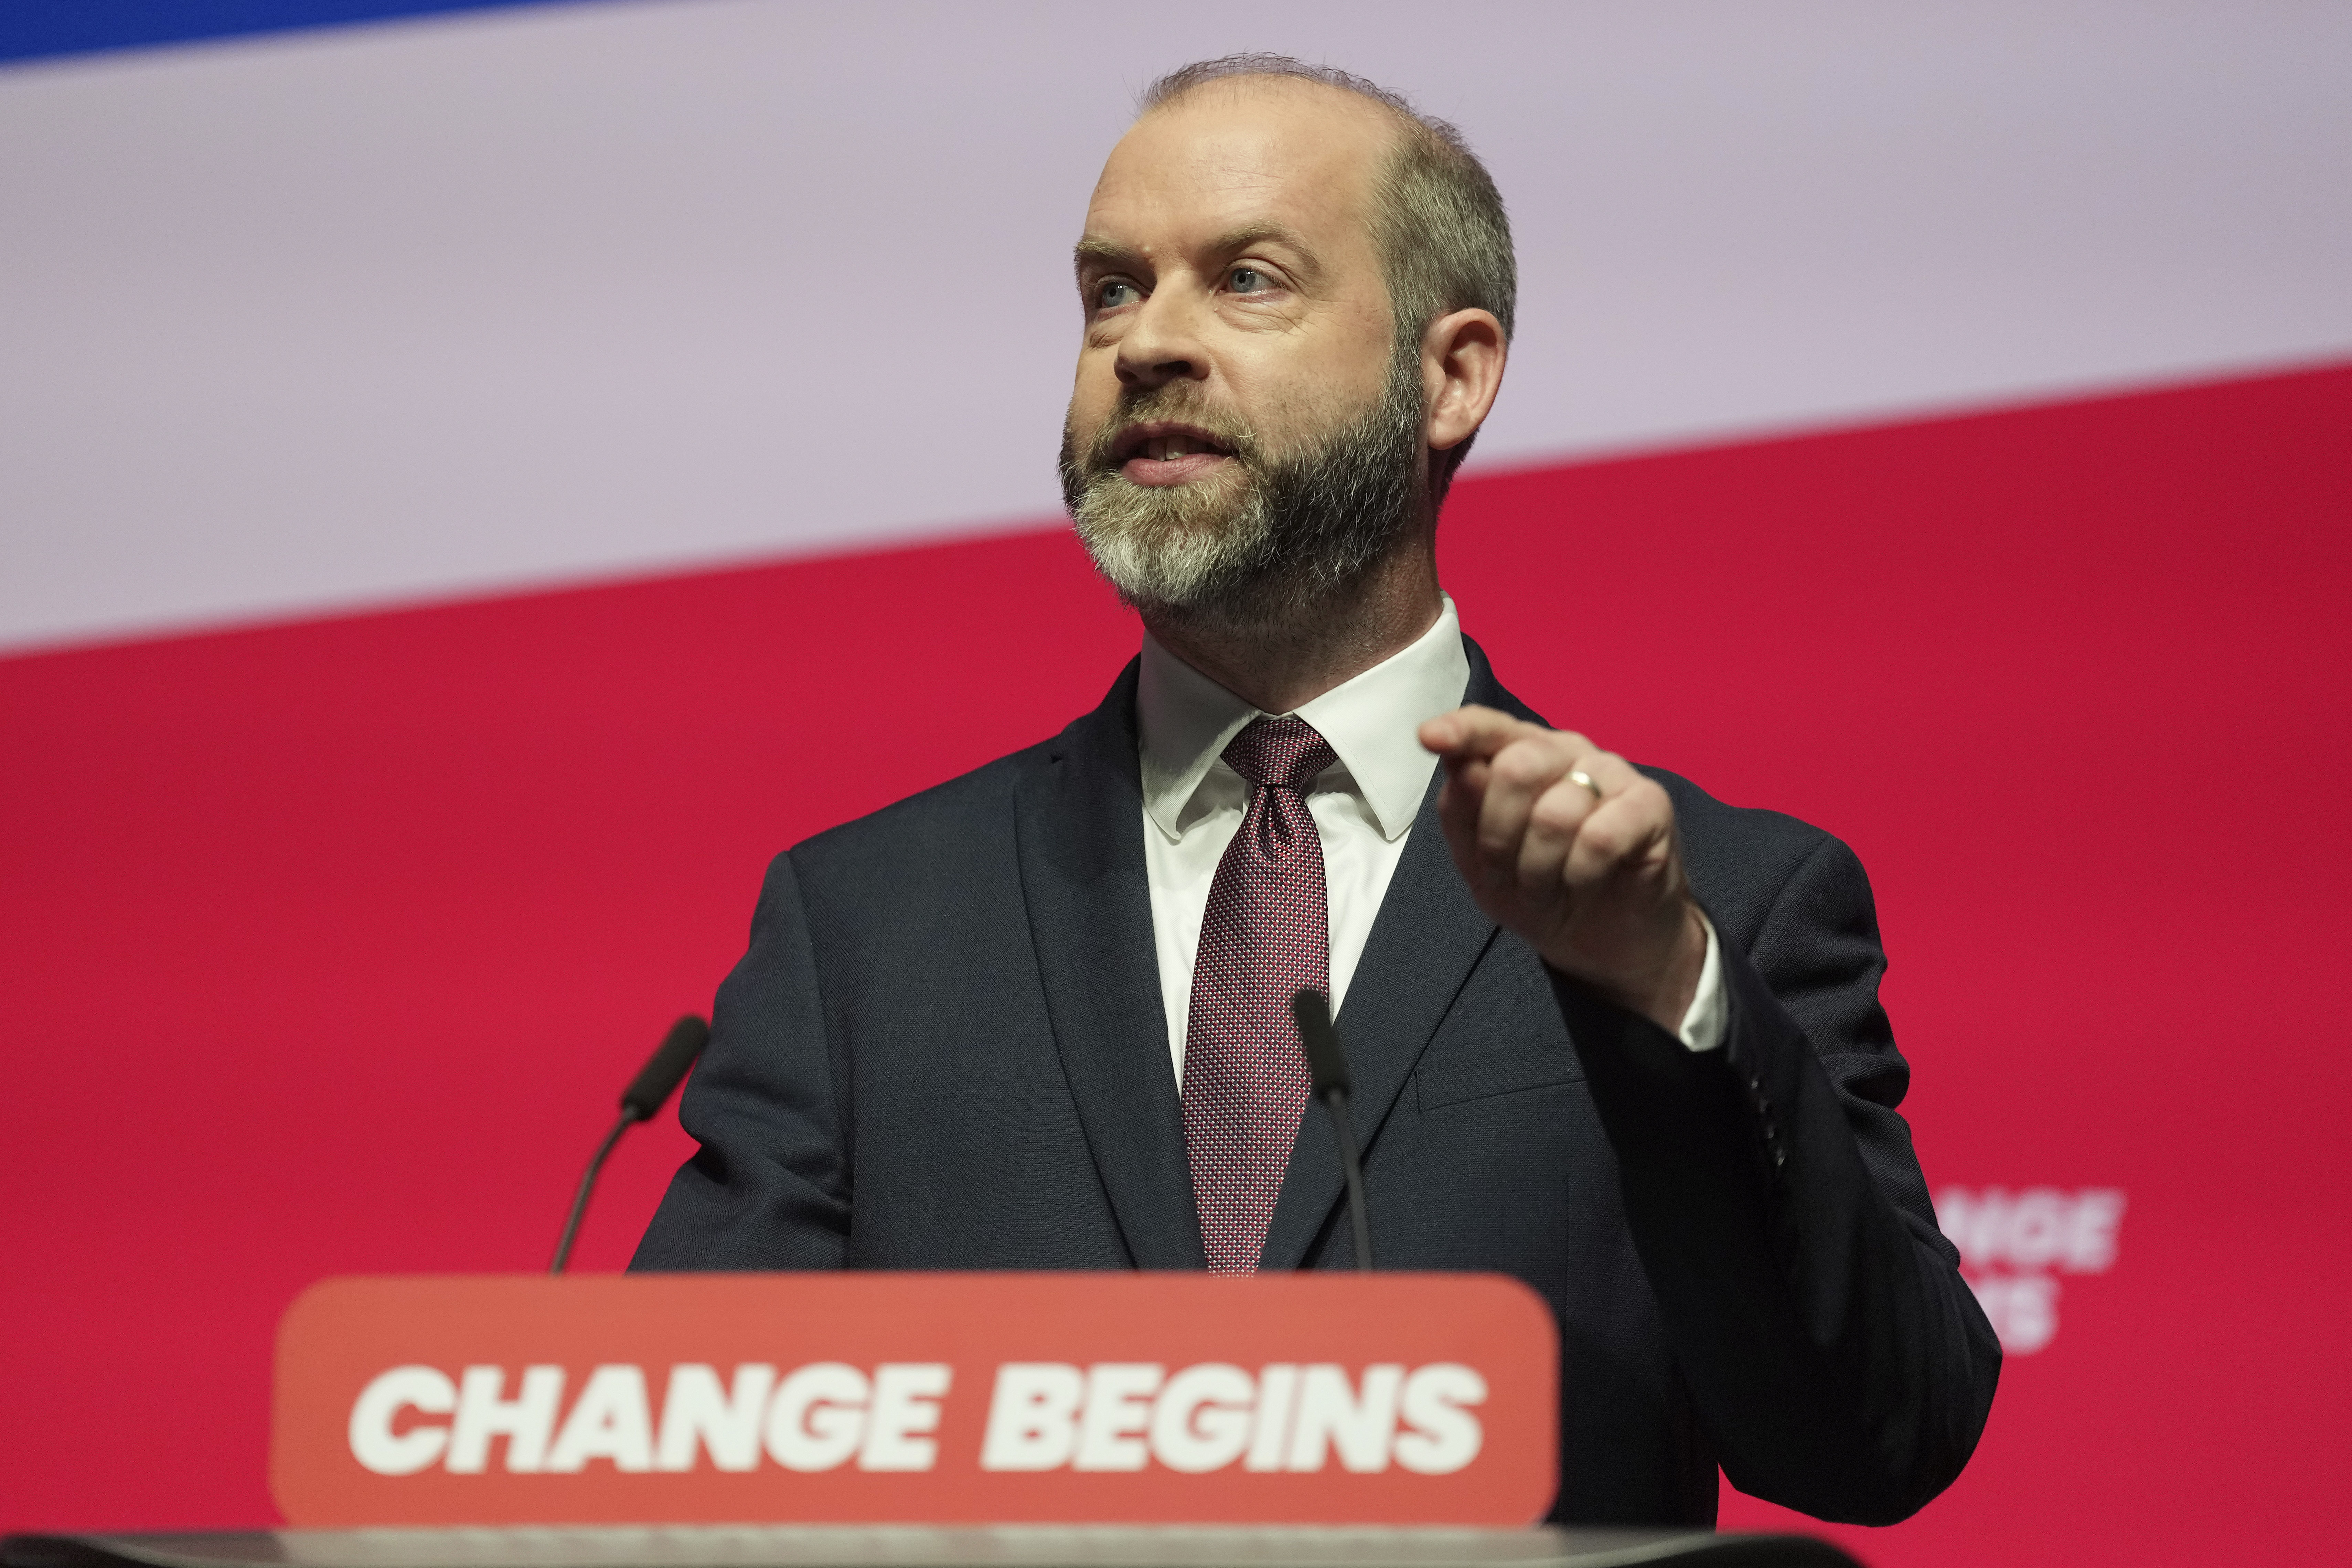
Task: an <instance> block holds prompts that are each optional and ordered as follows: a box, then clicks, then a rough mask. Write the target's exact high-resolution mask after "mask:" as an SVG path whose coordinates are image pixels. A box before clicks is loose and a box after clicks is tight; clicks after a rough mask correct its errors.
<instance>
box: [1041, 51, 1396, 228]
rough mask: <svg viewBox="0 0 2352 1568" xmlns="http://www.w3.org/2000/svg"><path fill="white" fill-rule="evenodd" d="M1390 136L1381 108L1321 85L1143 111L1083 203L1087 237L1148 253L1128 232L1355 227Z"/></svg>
mask: <svg viewBox="0 0 2352 1568" xmlns="http://www.w3.org/2000/svg"><path fill="white" fill-rule="evenodd" d="M1395 135H1396V129H1395V126H1394V123H1393V121H1391V120H1390V119H1389V117H1388V114H1387V111H1386V110H1383V109H1381V107H1380V106H1379V105H1376V104H1373V103H1370V102H1369V101H1367V100H1364V99H1361V98H1360V97H1358V96H1357V95H1355V94H1353V93H1349V92H1343V91H1340V90H1339V89H1335V88H1328V87H1325V86H1323V85H1322V84H1320V83H1318V82H1302V81H1292V80H1286V79H1278V78H1276V79H1268V78H1242V79H1236V80H1233V81H1223V82H1213V83H1210V84H1207V85H1206V86H1203V87H1201V88H1197V89H1194V90H1193V91H1192V92H1190V93H1188V94H1186V95H1185V96H1184V97H1183V98H1181V99H1179V100H1176V101H1175V102H1173V103H1171V104H1168V105H1165V106H1163V107H1161V108H1159V109H1156V110H1151V111H1150V112H1148V113H1146V114H1145V115H1144V116H1143V118H1141V119H1140V120H1139V121H1136V122H1135V124H1134V125H1133V126H1132V127H1130V128H1129V131H1128V133H1127V134H1126V135H1125V136H1123V137H1121V138H1120V139H1119V142H1118V146H1116V147H1114V148H1113V149H1112V150H1111V154H1110V157H1109V159H1108V162H1106V163H1105V164H1104V165H1103V173H1102V178H1101V179H1100V180H1099V181H1098V182H1097V184H1096V186H1095V191H1094V197H1093V199H1092V201H1090V202H1089V203H1088V205H1087V237H1088V238H1089V239H1090V240H1092V239H1106V240H1112V241H1123V242H1144V243H1150V240H1149V238H1148V237H1147V236H1146V235H1144V234H1141V233H1134V234H1129V233H1127V232H1125V231H1128V230H1133V229H1150V230H1162V229H1165V228H1168V227H1170V226H1181V227H1182V228H1184V229H1187V230H1193V229H1198V230H1199V231H1200V234H1201V235H1202V236H1205V235H1207V234H1224V233H1238V232H1243V231H1245V230H1249V229H1252V228H1255V227H1279V228H1286V229H1289V230H1292V231H1294V232H1296V233H1298V234H1301V235H1303V236H1307V237H1314V236H1315V235H1317V234H1318V231H1328V230H1330V229H1331V228H1333V227H1334V226H1337V225H1345V226H1349V227H1351V228H1359V227H1360V222H1361V216H1362V211H1363V205H1364V203H1365V200H1366V198H1367V196H1368V195H1369V194H1370V188H1371V183H1372V178H1373V174H1374V173H1375V171H1376V170H1377V168H1378V166H1379V164H1380V162H1381V159H1382V158H1383V157H1384V156H1385V154H1386V153H1387V151H1388V149H1389V148H1390V146H1391V144H1392V143H1393V141H1394V138H1395Z"/></svg>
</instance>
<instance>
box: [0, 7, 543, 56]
mask: <svg viewBox="0 0 2352 1568" xmlns="http://www.w3.org/2000/svg"><path fill="white" fill-rule="evenodd" d="M577 3H579V0H0V60H24V59H38V58H43V57H46V56H51V55H78V54H89V53H92V52H95V51H98V50H102V49H130V48H140V47H145V46H149V45H153V44H181V43H189V42H193V41H194V40H196V39H199V38H225V37H237V36H239V35H242V34H247V33H277V32H285V31H289V30H290V29H293V28H298V27H331V26H339V25H341V24H345V23H351V22H376V21H383V20H385V19H387V18H390V17H394V16H429V15H432V14H435V13H436V12H443V11H487V10H492V9H511V8H514V7H516V6H519V5H550V4H577Z"/></svg>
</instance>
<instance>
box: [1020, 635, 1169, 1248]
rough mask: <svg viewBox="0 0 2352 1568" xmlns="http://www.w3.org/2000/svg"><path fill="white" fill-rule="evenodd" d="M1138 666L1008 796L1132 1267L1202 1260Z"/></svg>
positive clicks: (1036, 930) (1087, 1115) (1058, 1040)
mask: <svg viewBox="0 0 2352 1568" xmlns="http://www.w3.org/2000/svg"><path fill="white" fill-rule="evenodd" d="M1135 680H1136V666H1135V665H1134V664H1132V663H1130V664H1129V666H1128V667H1127V669H1126V672H1125V673H1124V674H1122V675H1121V676H1120V677H1119V679H1118V683H1117V684H1116V685H1114V686H1113V687H1112V688H1111V690H1110V695H1109V696H1108V697H1107V698H1106V699H1104V700H1103V703H1102V706H1101V707H1099V708H1097V709H1096V710H1095V711H1094V712H1092V713H1090V714H1088V715H1087V716H1086V717H1085V718H1083V719H1081V720H1079V721H1077V722H1076V723H1075V724H1073V725H1071V726H1070V727H1069V728H1068V729H1067V730H1066V731H1063V732H1062V733H1061V735H1059V736H1058V737H1056V738H1055V740H1054V741H1053V742H1049V743H1048V745H1047V746H1046V747H1045V756H1044V760H1043V762H1042V763H1040V764H1039V765H1038V766H1036V767H1034V768H1033V769H1031V770H1029V771H1027V773H1025V774H1024V778H1023V780H1022V782H1021V784H1020V785H1019V787H1018V790H1017V793H1016V797H1015V807H1014V810H1015V824H1014V831H1015V833H1016V835H1017V838H1018V848H1019V856H1020V863H1021V883H1022V893H1023V896H1024V901H1025V902H1026V904H1027V906H1028V913H1029V930H1030V935H1031V939H1032V941H1033V942H1034V944H1035V947H1036V952H1037V969H1038V973H1039V976H1040V978H1041V979H1042V981H1043V983H1044V985H1045V1008H1046V1014H1047V1016H1048V1017H1049V1018H1050V1019H1051V1020H1052V1023H1053V1028H1054V1043H1055V1047H1056V1048H1057V1049H1058V1050H1059V1051H1060V1053H1061V1058H1062V1071H1063V1074H1064V1076H1065V1077H1066V1079H1067V1080H1068V1082H1069V1086H1070V1093H1071V1096H1072V1098H1073V1099H1075V1100H1076V1102H1077V1108H1078V1120H1079V1122H1080V1124H1081V1125H1082V1126H1083V1127H1084V1128H1085V1130H1086V1136H1087V1148H1088V1149H1089V1151H1090V1152H1092V1153H1093V1155H1094V1161H1095V1166H1096V1169H1097V1171H1098V1172H1099V1173H1101V1175H1102V1182H1103V1186H1104V1188H1105V1190H1106V1191H1107V1192H1108V1194H1109V1195H1110V1202H1111V1208H1112V1211H1113V1212H1114V1213H1115V1214H1116V1215H1118V1226H1119V1230H1120V1233H1121V1235H1122V1236H1123V1237H1125V1239H1126V1242H1127V1248H1128V1253H1129V1257H1130V1258H1132V1259H1133V1260H1134V1262H1135V1265H1136V1267H1138V1268H1204V1267H1206V1258H1205V1255H1204V1253H1203V1251H1202V1246H1201V1222H1200V1218H1199V1214H1198V1211H1197V1210H1196V1209H1195V1208H1194V1206H1193V1203H1192V1168H1191V1166H1190V1165H1189V1164H1188V1163H1187V1162H1186V1159H1185V1154H1184V1122H1183V1112H1182V1110H1181V1107H1180V1105H1179V1103H1178V1098H1177V1089H1176V1075H1175V1069H1174V1068H1173V1066H1172V1065H1171V1056H1170V1052H1169V1048H1168V1017H1167V1013H1166V1010H1165V1008H1164V1007H1163V1006H1162V1005H1161V1003H1160V964H1159V959H1158V956H1157V953H1156V952H1155V950H1154V947H1153V944H1152V935H1151V893H1150V884H1149V883H1148V881H1147V880H1146V878H1145V873H1144V859H1143V794H1142V786H1141V784H1139V782H1138V765H1137V760H1136V737H1135Z"/></svg>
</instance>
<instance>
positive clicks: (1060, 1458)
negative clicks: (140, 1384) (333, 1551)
mask: <svg viewBox="0 0 2352 1568" xmlns="http://www.w3.org/2000/svg"><path fill="white" fill-rule="evenodd" d="M1558 1357H1559V1347H1558V1339H1557V1334H1556V1331H1555V1330H1554V1328H1553V1324H1552V1320H1551V1314H1550V1312H1549V1309H1547V1308H1546V1307H1545V1306H1544V1304H1543V1302H1542V1301H1541V1300H1539V1299H1538V1297H1537V1296H1536V1295H1535V1294H1534V1293H1533V1292H1532V1291H1530V1290H1528V1289H1527V1288H1526V1287H1525V1286H1523V1285H1521V1284H1519V1283H1518V1282H1517V1281H1516V1280H1513V1279H1503V1278H1500V1277H1496V1276H1489V1275H1465V1274H1422V1275H1413V1274H1375V1275H1347V1274H1283V1275H1266V1276H1256V1277H1251V1278H1245V1279H1232V1278H1218V1277H1213V1276H1210V1275H1202V1274H877V1273H834V1274H707V1275H635V1276H604V1277H583V1278H572V1279H550V1278H547V1277H545V1276H540V1275H531V1276H489V1277H475V1278H418V1279H331V1280H328V1281H326V1282H324V1283H322V1284H320V1285H318V1286H315V1287H313V1288H312V1289H310V1290H309V1291H307V1292H305V1293H304V1294H303V1295H302V1296H301V1297H300V1298H299V1299H298V1300H296V1301H295V1303H294V1304H293V1306H291V1307H290V1308H289V1309H288V1310H287V1313H286V1316H285V1319H284V1320H283V1321H282V1322H281V1323H280V1324H279V1326H278V1374H277V1385H276V1390H275V1408H274V1413H273V1420H272V1425H271V1437H270V1460H269V1473H270V1486H271V1489H272V1491H273V1492H274V1493H275V1494H276V1497H277V1500H278V1507H279V1508H280V1509H281V1510H284V1512H285V1514H286V1518H287V1520H288V1521H289V1523H291V1524H295V1525H298V1526H338V1525H395V1524H439V1525H448V1524H521V1523H534V1524H586V1523H613V1522H631V1523H645V1524H658V1523H683V1522H697V1523H715V1522H743V1523H751V1522H762V1521H812V1522H814V1521H868V1522H872V1521H894V1522H896V1521H904V1522H925V1523H985V1522H1001V1523H1013V1522H1024V1521H1059V1522H1101V1523H1152V1522H1186V1523H1234V1524H1241V1523H1261V1522H1280V1523H1296V1524H1316V1523H1364V1524H1475V1525H1524V1524H1528V1523H1530V1522H1532V1521H1537V1520H1539V1519H1541V1518H1542V1517H1543V1515H1544V1513H1545V1511H1546V1510H1548V1509H1549V1506H1550V1503H1551V1498H1552V1493H1553V1490H1554V1488H1555V1486H1556V1485H1557V1482H1558V1475H1557V1471H1556V1454H1557V1449H1558V1444H1559V1418H1558V1405H1557V1400H1558V1390H1559V1372H1558Z"/></svg>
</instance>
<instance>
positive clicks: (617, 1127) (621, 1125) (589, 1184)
mask: <svg viewBox="0 0 2352 1568" xmlns="http://www.w3.org/2000/svg"><path fill="white" fill-rule="evenodd" d="M636 1121H637V1113H636V1109H635V1107H634V1106H632V1107H628V1108H626V1109H625V1110H622V1112H621V1119H620V1120H619V1121H615V1122H614V1123H613V1130H612V1131H610V1132H607V1133H605V1134H604V1142H602V1143H599V1144H597V1145H596V1153H595V1156H594V1157H593V1159H591V1160H590V1161H589V1162H588V1172H587V1173H586V1174H585V1175H583V1176H582V1177H581V1178H580V1190H579V1191H578V1192H577V1193H574V1194H572V1213H571V1214H570V1215H567V1216H566V1217H565V1219H564V1221H563V1237H562V1240H560V1241H558V1242H557V1243H556V1244H555V1261H554V1262H552V1263H551V1264H549V1265H548V1266H547V1271H548V1272H549V1273H550V1274H561V1273H562V1272H563V1266H564V1265H565V1264H566V1263H569V1262H570V1261H571V1260H572V1238H573V1237H577V1236H578V1235H579V1234H580V1221H581V1218H582V1216H583V1215H586V1214H587V1212H588V1194H591V1193H593V1192H594V1191H595V1190H596V1177H597V1175H598V1174H599V1173H602V1172H603V1170H604V1161H605V1159H606V1157H607V1156H609V1155H610V1154H611V1153H612V1152H613V1145H614V1144H615V1143H618V1142H620V1141H621V1134H622V1133H624V1132H626V1131H628V1130H629V1129H630V1128H631V1127H633V1126H635V1124H636Z"/></svg>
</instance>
